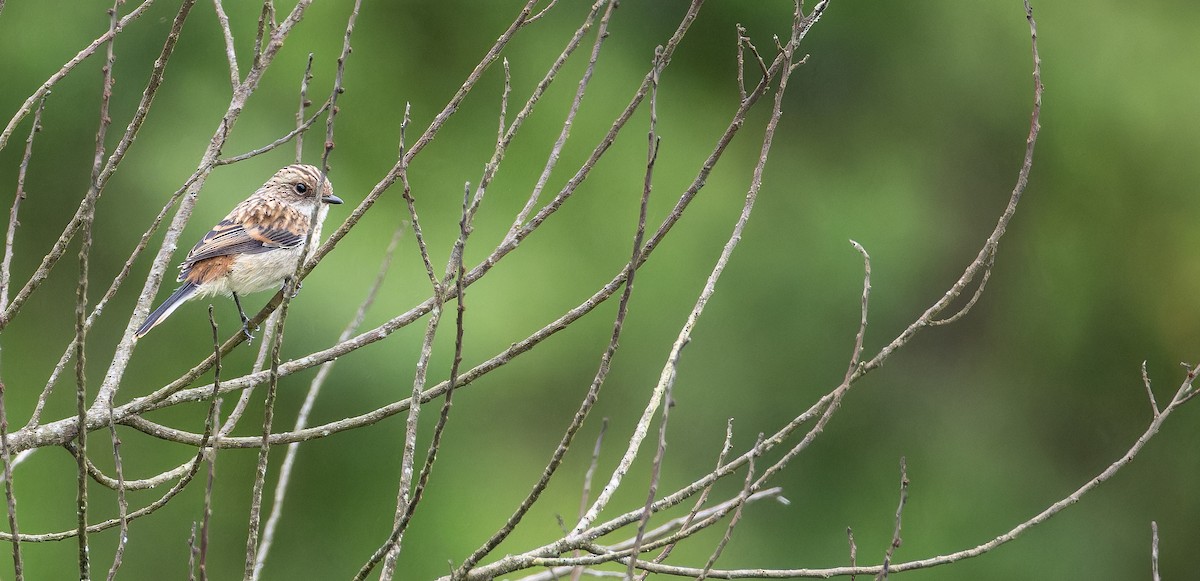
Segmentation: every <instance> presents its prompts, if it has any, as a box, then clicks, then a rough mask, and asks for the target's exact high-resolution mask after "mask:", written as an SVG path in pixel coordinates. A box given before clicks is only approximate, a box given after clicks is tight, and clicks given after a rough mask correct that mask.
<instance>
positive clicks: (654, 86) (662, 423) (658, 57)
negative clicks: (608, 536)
mask: <svg viewBox="0 0 1200 581" xmlns="http://www.w3.org/2000/svg"><path fill="white" fill-rule="evenodd" d="M651 65H652V67H653V71H654V74H653V75H651V77H650V130H649V131H648V132H647V134H646V135H647V141H648V144H647V146H646V173H645V177H644V178H643V179H642V203H641V207H640V209H639V213H638V225H637V234H635V235H634V239H633V258H631V259H630V260H629V268H628V271H627V272H628V273H629V274H628V275H627V280H628V283H627V285H626V295H625V296H622V297H621V299H622V303H621V304H622V306H624V304H625V303H624V301H625V299H626V297H627V296H628V292H629V290H630V289H631V287H632V286H633V275H634V272H635V270H636V269H637V263H638V254H639V253H640V252H641V250H642V240H643V239H644V238H645V235H646V208H647V206H649V204H650V191H651V189H652V186H653V183H654V163H655V162H656V161H657V160H658V146H659V137H658V83H659V76H660V75H661V74H662V65H663V63H662V47H661V46H660V47H657V48H656V49H655V51H654V61H653V62H652V63H651ZM616 340H617V335H616V333H614V334H613V345H614V347H615V345H616ZM663 399H664V400H665V401H666V402H667V404H666V405H664V406H663V411H662V417H661V418H660V419H659V424H658V446H657V447H656V449H655V451H654V461H653V462H652V463H651V465H650V484H649V486H648V490H647V493H646V502H645V504H644V505H643V510H642V518H641V520H640V521H638V532H637V535H636V536H635V538H634V542H633V553H632V554H633V557H634V558H633V559H630V563H632V562H633V561H634V560H635V559H636V558H637V555H638V553H640V552H641V544H642V536H643V535H644V534H645V533H646V525H647V524H649V522H650V505H652V504H654V497H655V496H657V495H658V479H659V476H660V475H661V474H662V462H663V457H664V456H666V454H667V424H668V419H669V418H670V409H671V386H669V385H668V386H667V390H666V392H665V393H664V394H663ZM584 516H586V513H584V515H583V516H581V517H580V519H582V518H584ZM625 575H626V577H628V578H630V579H632V578H633V575H634V569H633V567H632V566H631V567H630V568H629V569H628V570H627V571H626V572H625Z"/></svg>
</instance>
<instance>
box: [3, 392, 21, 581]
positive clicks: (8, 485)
mask: <svg viewBox="0 0 1200 581" xmlns="http://www.w3.org/2000/svg"><path fill="white" fill-rule="evenodd" d="M4 396H5V386H4V382H3V381H0V456H3V459H4V499H5V500H6V501H7V504H8V531H9V533H10V534H11V535H12V559H13V570H14V578H15V579H16V580H17V581H21V580H22V579H24V578H25V573H24V570H23V567H22V561H21V529H20V527H18V526H17V497H16V496H14V495H13V485H12V479H13V462H12V455H11V452H10V450H9V449H8V411H7V410H6V409H5V407H4Z"/></svg>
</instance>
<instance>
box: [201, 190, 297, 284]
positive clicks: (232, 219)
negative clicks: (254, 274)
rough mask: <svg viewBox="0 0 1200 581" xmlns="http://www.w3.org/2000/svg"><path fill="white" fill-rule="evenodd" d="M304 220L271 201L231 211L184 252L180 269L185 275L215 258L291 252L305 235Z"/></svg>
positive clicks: (246, 203)
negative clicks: (184, 256) (281, 249)
mask: <svg viewBox="0 0 1200 581" xmlns="http://www.w3.org/2000/svg"><path fill="white" fill-rule="evenodd" d="M307 218H308V216H305V215H304V213H303V212H301V211H299V210H296V209H294V208H291V207H289V206H287V205H286V204H283V203H280V202H278V201H275V200H270V201H258V202H257V203H252V200H247V201H246V202H243V203H242V204H239V205H238V207H237V208H234V210H233V212H231V213H230V214H229V216H227V217H226V218H225V219H224V220H221V221H220V222H219V223H218V224H217V225H216V226H214V227H213V229H212V230H209V231H208V234H205V235H204V238H201V239H200V242H197V243H196V245H195V246H193V247H192V250H191V251H190V252H188V255H187V258H186V259H184V261H183V264H181V265H180V268H182V269H183V272H182V273H181V275H180V276H184V275H186V274H187V271H188V270H189V269H191V267H192V265H194V264H196V263H197V262H199V261H201V260H205V259H209V258H215V257H218V256H231V255H238V254H258V253H260V252H268V251H271V250H276V249H280V248H295V247H296V246H299V245H300V244H302V243H303V242H304V236H305V235H306V234H307V233H308V219H307Z"/></svg>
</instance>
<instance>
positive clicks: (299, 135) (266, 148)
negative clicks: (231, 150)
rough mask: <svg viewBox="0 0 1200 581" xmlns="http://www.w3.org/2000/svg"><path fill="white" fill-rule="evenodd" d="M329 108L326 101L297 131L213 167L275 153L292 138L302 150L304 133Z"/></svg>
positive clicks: (219, 161)
mask: <svg viewBox="0 0 1200 581" xmlns="http://www.w3.org/2000/svg"><path fill="white" fill-rule="evenodd" d="M310 104H311V103H310ZM329 106H330V102H329V101H325V102H324V103H322V104H321V106H320V107H319V108H317V110H316V112H314V113H313V114H312V116H310V117H309V118H308V119H305V120H303V123H300V124H298V125H297V126H296V128H295V129H293V130H291V131H288V132H287V133H285V134H284V135H283V136H281V137H280V138H279V139H276V140H275V141H272V142H271V143H268V144H266V145H264V146H262V147H259V148H257V149H252V150H250V151H247V152H246V153H242V154H238V155H235V156H233V157H223V158H221V159H218V160H216V161H214V162H213V165H214V166H222V165H229V164H231V163H237V162H239V161H246V160H247V159H250V158H252V157H258V156H260V155H262V154H264V153H267V152H269V151H273V150H274V149H275V148H277V147H279V146H281V145H283V144H285V143H287V142H289V141H291V140H292V138H295V139H296V149H297V150H299V149H300V148H302V147H303V146H304V141H303V138H304V132H305V131H308V129H309V127H312V125H313V123H316V122H317V119H320V118H321V116H322V115H324V114H325V112H326V111H328V110H329Z"/></svg>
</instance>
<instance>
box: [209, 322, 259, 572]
mask: <svg viewBox="0 0 1200 581" xmlns="http://www.w3.org/2000/svg"><path fill="white" fill-rule="evenodd" d="M208 325H209V328H211V329H212V338H213V355H214V356H215V357H216V363H215V364H213V386H214V387H213V401H212V404H211V405H210V406H209V409H208V417H207V418H206V419H205V434H211V433H213V431H214V430H215V429H216V425H217V420H218V418H220V416H221V399H220V398H218V397H216V393H217V391H219V390H220V388H218V387H215V386H216V385H218V384H220V383H221V335H220V333H219V332H218V330H217V319H216V318H215V317H214V316H213V306H212V305H208ZM263 343H264V344H265V343H266V341H265V340H264V341H263ZM218 437H220V436H219V432H218ZM200 452H201V453H202V454H203V452H204V448H201V449H200ZM202 454H201V455H202ZM200 458H201V456H196V458H195V463H196V464H197V467H198V466H199V463H200ZM216 478H217V451H216V449H215V448H214V449H212V450H211V451H210V452H209V454H208V479H207V481H206V482H205V483H204V511H203V515H202V516H201V519H200V547H199V560H200V581H205V580H206V579H208V533H209V529H210V527H211V524H212V505H213V494H212V493H213V482H214V481H215V480H216ZM194 532H195V531H193V534H194Z"/></svg>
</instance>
